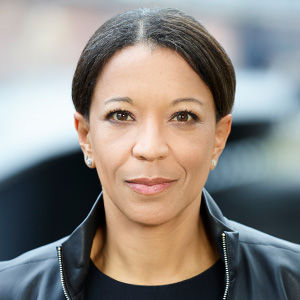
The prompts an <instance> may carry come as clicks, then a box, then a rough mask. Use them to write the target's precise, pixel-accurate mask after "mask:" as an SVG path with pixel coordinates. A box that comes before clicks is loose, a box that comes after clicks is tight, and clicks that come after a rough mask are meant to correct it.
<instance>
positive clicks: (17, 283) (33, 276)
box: [0, 190, 300, 300]
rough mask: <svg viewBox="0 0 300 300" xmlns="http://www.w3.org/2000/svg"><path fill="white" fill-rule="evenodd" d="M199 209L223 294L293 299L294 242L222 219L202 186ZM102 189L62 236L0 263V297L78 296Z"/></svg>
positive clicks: (297, 286) (298, 294)
mask: <svg viewBox="0 0 300 300" xmlns="http://www.w3.org/2000/svg"><path fill="white" fill-rule="evenodd" d="M201 214H203V216H204V218H205V224H206V225H207V228H208V230H209V232H210V234H211V235H212V238H213V239H214V241H215V243H216V246H217V249H218V251H219V254H220V256H221V258H222V259H223V261H224V265H225V269H226V272H225V275H226V278H224V280H225V289H224V297H223V299H236V300H246V299H249V300H250V299H251V300H271V299H272V300H287V299H289V300H299V299H300V246H299V245H296V244H293V243H290V242H287V241H283V240H280V239H277V238H274V237H272V236H269V235H267V234H264V233H262V232H259V231H257V230H254V229H252V228H249V227H247V226H244V225H241V224H239V223H236V222H233V221H230V220H228V219H226V218H225V217H224V216H223V215H222V213H221V211H220V209H219V208H218V207H217V205H216V203H215V202H214V200H213V199H212V198H211V196H210V195H209V194H208V192H207V191H206V190H203V197H202V204H201ZM99 220H100V221H101V220H102V221H103V222H104V208H103V201H102V194H100V195H99V197H98V199H97V201H96V203H95V204H94V206H93V208H92V210H91V212H90V213H89V215H88V216H87V218H86V219H85V220H84V221H83V222H82V224H81V225H80V226H78V227H77V228H76V230H75V231H74V232H73V233H72V234H71V235H70V236H68V237H66V238H63V239H61V240H59V241H56V242H54V243H52V244H48V245H46V246H43V247H40V248H37V249H35V250H32V251H29V252H27V253H25V254H23V255H21V256H19V257H17V258H15V259H13V260H10V261H4V262H1V263H0V299H1V300H20V299H23V300H24V299H26V300H31V299H32V300H33V299H34V300H36V299H38V300H56V299H57V300H58V299H59V300H63V299H66V298H67V299H74V300H75V299H76V300H79V299H84V290H85V278H86V275H87V273H88V266H89V259H90V249H91V244H92V240H93V236H94V233H95V230H96V228H97V226H98V225H99Z"/></svg>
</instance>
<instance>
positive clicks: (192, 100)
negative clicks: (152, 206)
mask: <svg viewBox="0 0 300 300" xmlns="http://www.w3.org/2000/svg"><path fill="white" fill-rule="evenodd" d="M181 102H192V103H198V104H200V105H203V104H204V103H203V102H202V101H201V100H199V99H196V98H192V97H186V98H177V99H175V100H174V101H173V105H176V104H178V103H181Z"/></svg>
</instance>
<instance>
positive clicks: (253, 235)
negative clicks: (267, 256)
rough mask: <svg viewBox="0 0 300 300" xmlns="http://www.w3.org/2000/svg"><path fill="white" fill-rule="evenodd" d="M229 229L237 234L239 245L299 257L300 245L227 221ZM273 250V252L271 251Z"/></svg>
mask: <svg viewBox="0 0 300 300" xmlns="http://www.w3.org/2000/svg"><path fill="white" fill-rule="evenodd" d="M227 221H228V222H229V224H230V227H231V228H233V229H234V230H236V231H237V232H238V233H239V243H240V244H242V245H243V244H244V245H246V246H247V247H253V248H262V249H263V248H268V249H266V250H268V251H274V252H278V253H279V252H280V253H282V252H286V253H287V254H288V253H289V254H290V255H295V256H299V255H300V245H298V244H295V243H292V242H289V241H286V240H283V239H280V238H277V237H274V236H272V235H269V234H267V233H264V232H262V231H259V230H257V229H254V228H251V227H249V226H246V225H243V224H240V223H238V222H235V221H232V220H227ZM272 249H273V250H272Z"/></svg>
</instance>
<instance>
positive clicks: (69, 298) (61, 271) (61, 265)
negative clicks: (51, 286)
mask: <svg viewBox="0 0 300 300" xmlns="http://www.w3.org/2000/svg"><path fill="white" fill-rule="evenodd" d="M61 253H62V248H61V247H60V246H59V247H57V256H58V261H59V273H60V281H61V285H62V289H63V292H64V295H65V297H66V298H67V299H68V300H71V297H69V294H68V292H67V288H66V282H65V278H64V273H63V264H62V255H61Z"/></svg>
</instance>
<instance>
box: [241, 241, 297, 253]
mask: <svg viewBox="0 0 300 300" xmlns="http://www.w3.org/2000/svg"><path fill="white" fill-rule="evenodd" d="M240 242H241V243H244V244H250V245H257V246H267V247H274V248H277V249H282V250H287V251H292V252H294V253H296V254H300V251H297V250H294V249H289V248H284V247H280V246H276V245H272V244H264V243H254V242H247V241H242V240H240Z"/></svg>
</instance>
